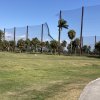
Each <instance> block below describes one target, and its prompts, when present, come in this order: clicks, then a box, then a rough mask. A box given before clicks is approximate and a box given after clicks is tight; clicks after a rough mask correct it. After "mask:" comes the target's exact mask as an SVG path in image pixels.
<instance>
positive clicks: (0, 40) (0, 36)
mask: <svg viewBox="0 0 100 100" xmlns="http://www.w3.org/2000/svg"><path fill="white" fill-rule="evenodd" d="M3 34H4V33H3V31H2V30H0V49H1V48H2V39H3Z"/></svg>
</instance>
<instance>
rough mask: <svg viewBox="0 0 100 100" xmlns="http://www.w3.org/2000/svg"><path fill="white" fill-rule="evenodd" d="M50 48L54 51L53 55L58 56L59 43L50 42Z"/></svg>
mask: <svg viewBox="0 0 100 100" xmlns="http://www.w3.org/2000/svg"><path fill="white" fill-rule="evenodd" d="M50 46H51V48H52V50H53V53H55V54H56V51H57V48H58V42H57V41H56V40H52V41H50Z"/></svg>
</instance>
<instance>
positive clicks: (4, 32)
mask: <svg viewBox="0 0 100 100" xmlns="http://www.w3.org/2000/svg"><path fill="white" fill-rule="evenodd" d="M3 40H5V28H4V35H3Z"/></svg>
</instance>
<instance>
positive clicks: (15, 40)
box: [14, 27, 16, 50]
mask: <svg viewBox="0 0 100 100" xmlns="http://www.w3.org/2000/svg"><path fill="white" fill-rule="evenodd" d="M14 43H15V44H14V50H15V46H16V27H14Z"/></svg>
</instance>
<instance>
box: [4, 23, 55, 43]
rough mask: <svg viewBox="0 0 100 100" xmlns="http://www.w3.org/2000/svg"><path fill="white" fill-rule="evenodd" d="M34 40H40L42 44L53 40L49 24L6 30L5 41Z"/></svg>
mask: <svg viewBox="0 0 100 100" xmlns="http://www.w3.org/2000/svg"><path fill="white" fill-rule="evenodd" d="M32 38H38V39H39V40H40V41H41V42H44V41H51V40H53V37H52V36H51V35H50V32H49V27H48V24H47V23H45V24H42V25H35V26H26V27H14V28H10V29H6V28H4V40H7V41H11V40H13V41H16V42H17V41H18V40H19V39H23V40H26V39H30V40H31V39H32Z"/></svg>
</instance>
